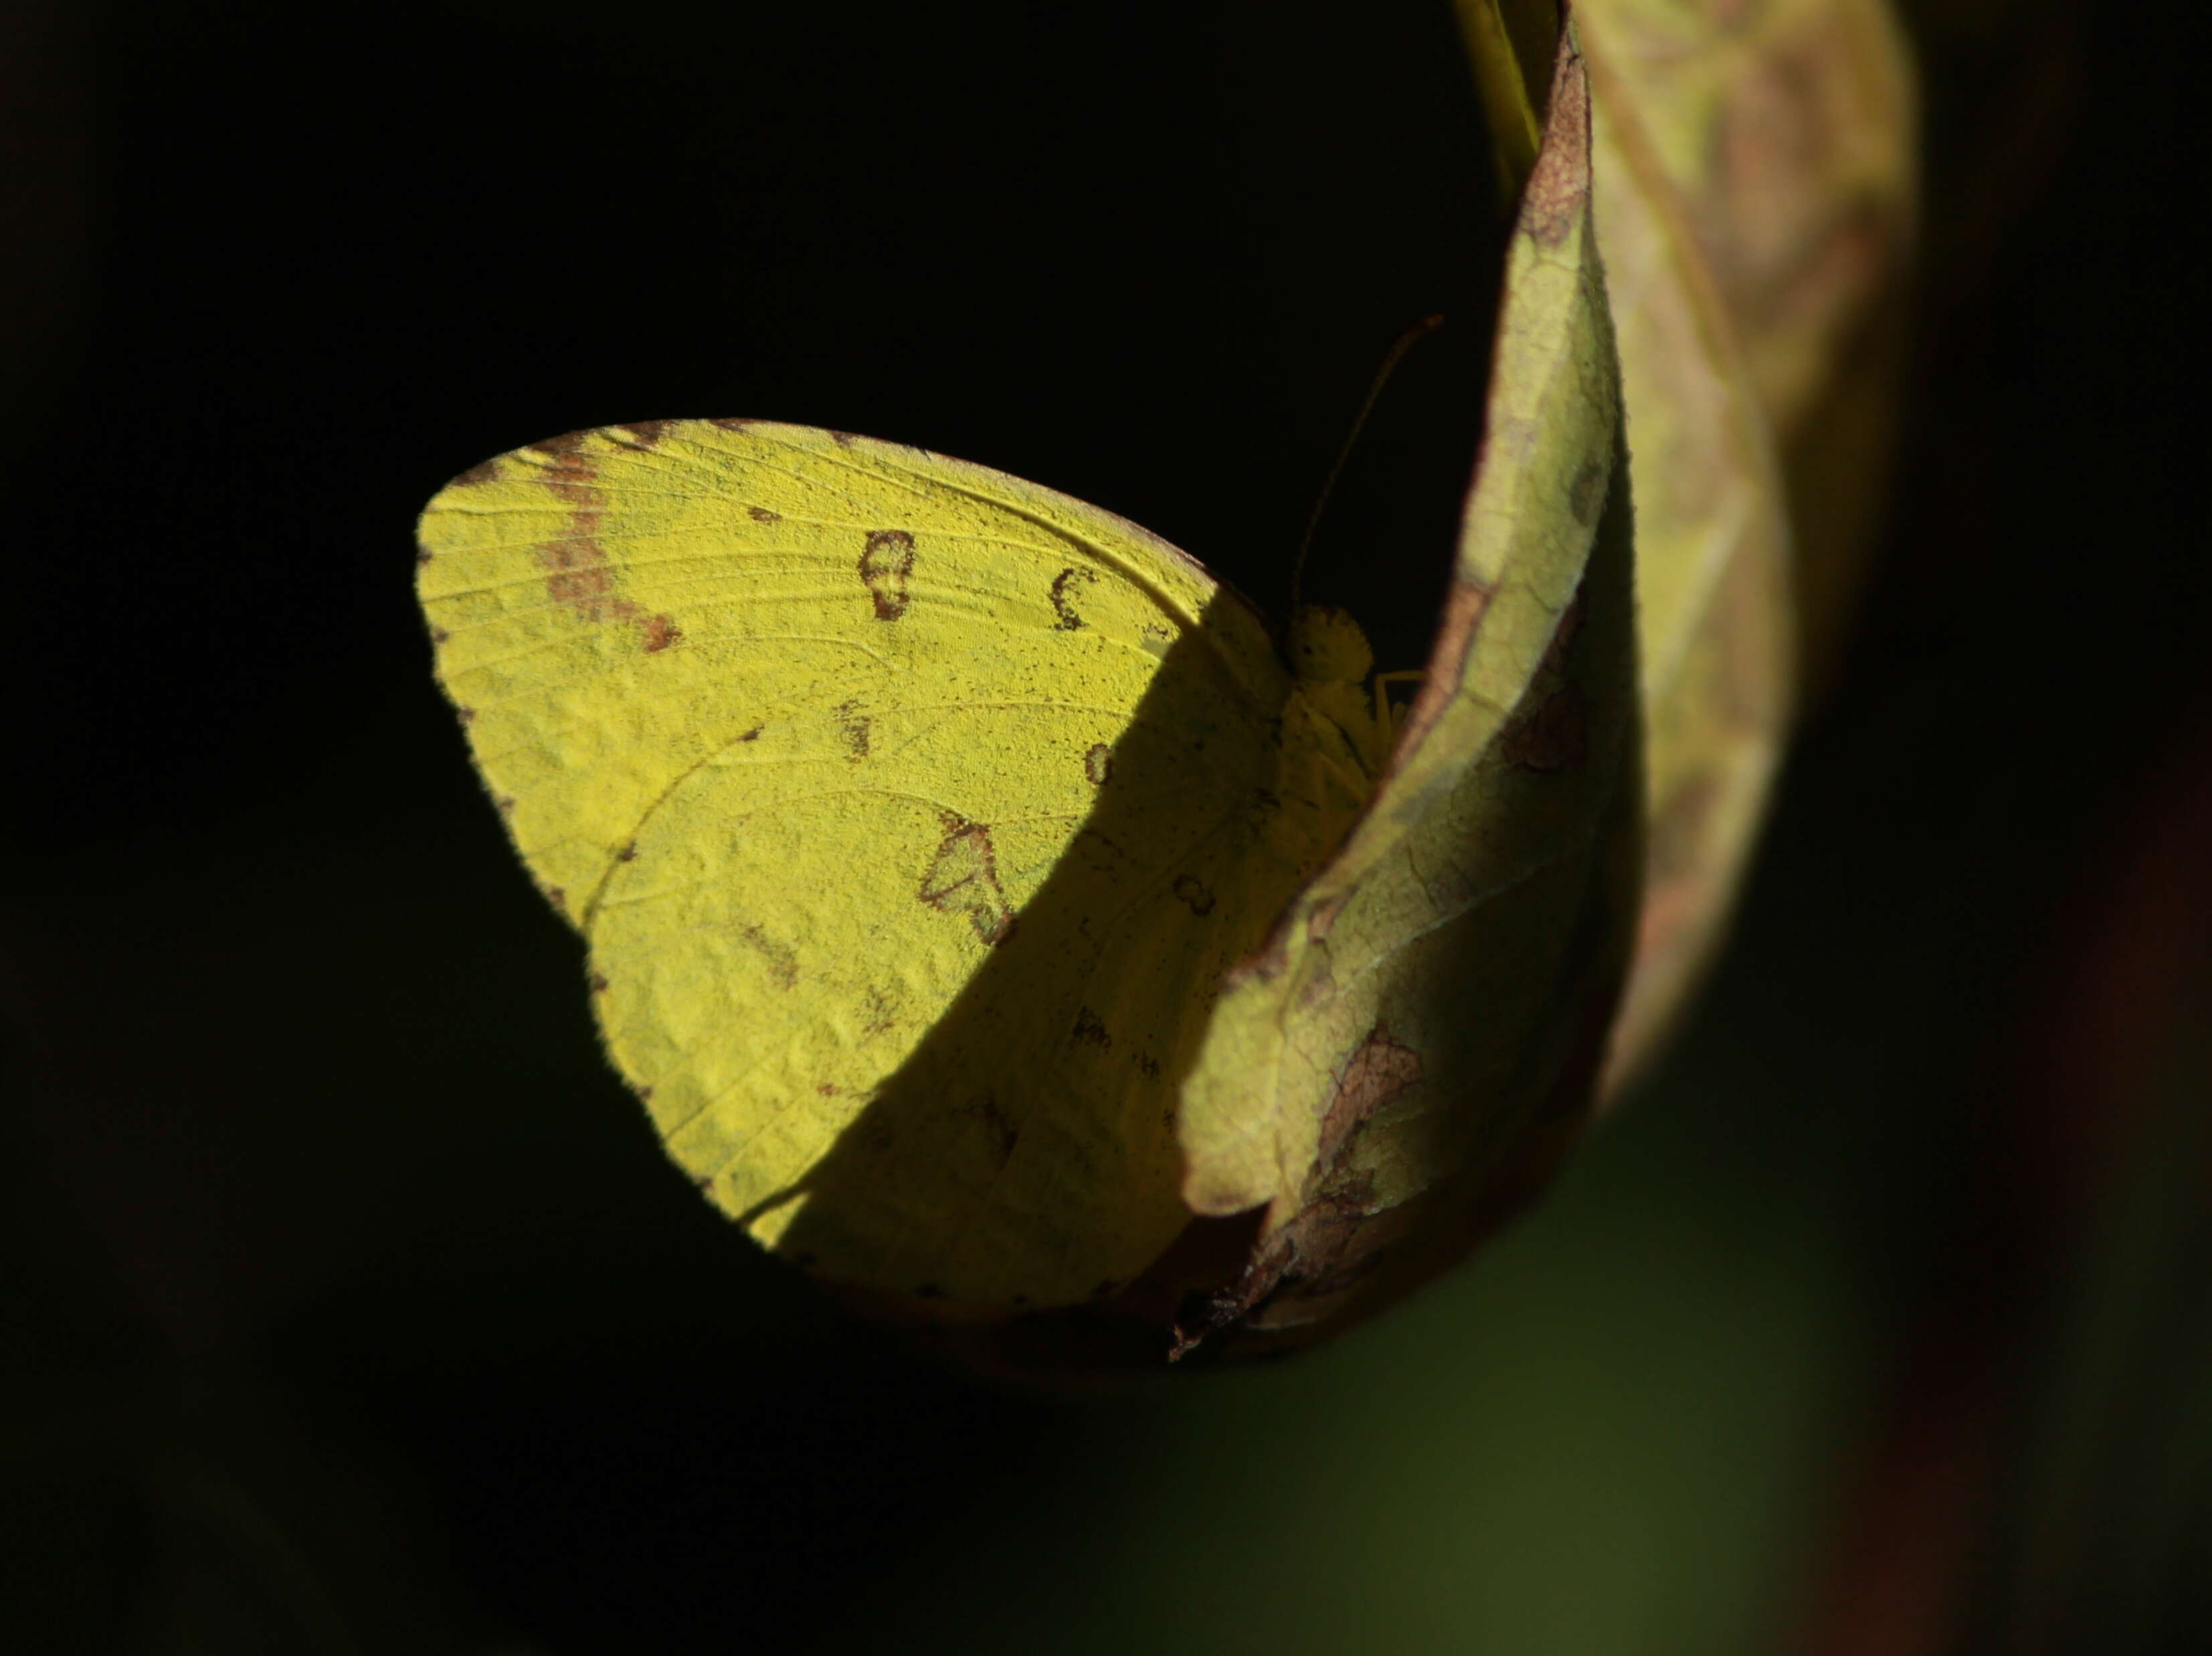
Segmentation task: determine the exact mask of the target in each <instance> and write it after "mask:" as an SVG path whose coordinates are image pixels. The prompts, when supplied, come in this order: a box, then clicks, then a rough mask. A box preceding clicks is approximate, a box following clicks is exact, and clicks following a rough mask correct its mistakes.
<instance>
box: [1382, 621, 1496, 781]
mask: <svg viewBox="0 0 2212 1656" xmlns="http://www.w3.org/2000/svg"><path fill="white" fill-rule="evenodd" d="M1489 609H1490V588H1487V587H1486V586H1483V585H1482V584H1481V583H1480V582H1479V581H1454V582H1453V583H1452V588H1451V591H1450V592H1449V594H1446V596H1445V598H1444V613H1443V621H1442V622H1441V623H1440V624H1438V626H1437V642H1436V643H1435V645H1434V647H1433V648H1431V650H1430V652H1429V669H1428V673H1427V676H1426V677H1425V678H1424V679H1422V680H1421V691H1420V694H1419V695H1418V696H1416V697H1413V706H1411V707H1409V708H1407V709H1406V721H1405V723H1404V724H1402V725H1401V726H1400V727H1399V730H1398V741H1397V745H1396V746H1395V747H1394V748H1392V750H1391V756H1390V769H1391V770H1394V771H1395V770H1396V769H1397V766H1398V764H1399V760H1400V758H1401V756H1409V755H1411V754H1412V753H1413V752H1414V751H1415V750H1416V749H1417V748H1419V746H1420V745H1421V744H1422V742H1424V741H1425V740H1427V739H1428V734H1429V731H1430V730H1431V728H1433V727H1434V725H1435V724H1436V722H1437V720H1438V719H1441V718H1442V717H1443V715H1444V709H1445V708H1447V707H1449V705H1451V698H1452V696H1453V693H1454V689H1455V686H1456V685H1458V683H1459V681H1460V675H1461V674H1462V673H1464V672H1465V671H1466V669H1467V657H1468V651H1470V650H1472V649H1473V648H1474V641H1475V637H1476V636H1477V635H1478V634H1480V632H1481V630H1482V618H1483V617H1484V616H1485V615H1486V614H1487V613H1488V612H1489ZM1386 774H1387V773H1386Z"/></svg>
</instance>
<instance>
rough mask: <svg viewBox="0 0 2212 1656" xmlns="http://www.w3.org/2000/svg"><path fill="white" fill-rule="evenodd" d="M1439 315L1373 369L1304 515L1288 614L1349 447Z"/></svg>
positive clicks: (1411, 331)
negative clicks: (1371, 378)
mask: <svg viewBox="0 0 2212 1656" xmlns="http://www.w3.org/2000/svg"><path fill="white" fill-rule="evenodd" d="M1443 320H1444V319H1443V317H1442V316H1440V315H1439V316H1424V317H1423V318H1422V319H1421V320H1419V321H1418V322H1416V323H1414V324H1413V326H1411V327H1410V328H1407V330H1406V331H1405V332H1403V333H1401V334H1400V335H1399V336H1398V339H1397V343H1396V344H1394V345H1392V346H1391V347H1390V350H1389V353H1388V354H1387V355H1386V356H1384V357H1383V366H1382V367H1380V368H1376V370H1375V382H1374V383H1373V384H1372V385H1370V386H1369V387H1367V400H1366V401H1364V402H1363V403H1362V404H1360V405H1359V412H1358V413H1357V414H1355V415H1353V416H1352V429H1351V430H1350V431H1349V432H1348V433H1346V435H1345V439H1344V446H1343V447H1340V448H1339V449H1338V450H1337V451H1336V459H1335V460H1334V461H1332V462H1331V463H1330V465H1329V468H1328V476H1327V477H1326V478H1322V484H1321V493H1320V494H1318V495H1316V496H1315V497H1314V503H1313V510H1312V511H1311V512H1310V514H1307V517H1306V532H1305V533H1304V534H1303V535H1301V536H1299V537H1298V555H1297V558H1296V559H1295V560H1294V561H1293V562H1292V563H1291V614H1292V615H1296V614H1297V612H1298V597H1299V593H1300V590H1301V588H1303V586H1304V581H1305V573H1306V554H1307V553H1308V552H1309V551H1311V550H1312V549H1313V539H1314V531H1315V530H1316V529H1318V528H1319V527H1321V518H1322V513H1323V512H1325V511H1327V510H1328V498H1329V496H1331V495H1333V494H1334V493H1335V492H1336V480H1337V479H1338V478H1340V477H1341V476H1343V475H1344V463H1345V462H1346V460H1350V459H1351V458H1352V446H1353V445H1354V444H1356V443H1357V442H1358V441H1359V434H1360V433H1361V432H1362V431H1363V430H1364V429H1366V426H1367V417H1368V416H1369V415H1370V414H1372V413H1373V412H1374V411H1375V405H1376V403H1378V402H1380V401H1381V400H1382V399H1383V387H1385V386H1387V385H1389V383H1390V376H1391V374H1394V373H1395V372H1396V371H1397V367H1398V364H1399V363H1401V362H1404V361H1405V360H1406V353H1407V351H1409V350H1413V347H1414V346H1415V345H1418V344H1420V343H1421V341H1422V340H1424V339H1425V338H1428V337H1429V336H1430V335H1431V333H1434V332H1436V331H1437V329H1438V328H1440V327H1442V326H1443Z"/></svg>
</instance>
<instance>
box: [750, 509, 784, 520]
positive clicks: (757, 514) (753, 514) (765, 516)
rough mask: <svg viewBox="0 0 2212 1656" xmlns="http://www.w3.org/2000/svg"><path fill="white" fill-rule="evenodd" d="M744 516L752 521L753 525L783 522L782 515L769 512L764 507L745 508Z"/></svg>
mask: <svg viewBox="0 0 2212 1656" xmlns="http://www.w3.org/2000/svg"><path fill="white" fill-rule="evenodd" d="M745 515H746V516H748V517H750V519H752V521H754V522H755V523H781V522H782V521H783V514H782V513H781V512H771V511H769V509H768V508H767V507H765V506H748V507H746V508H745Z"/></svg>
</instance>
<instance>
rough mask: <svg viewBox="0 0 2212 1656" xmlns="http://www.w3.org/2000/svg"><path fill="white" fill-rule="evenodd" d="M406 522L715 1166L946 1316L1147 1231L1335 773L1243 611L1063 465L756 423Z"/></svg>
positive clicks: (656, 1097)
mask: <svg viewBox="0 0 2212 1656" xmlns="http://www.w3.org/2000/svg"><path fill="white" fill-rule="evenodd" d="M419 584H420V588H421V593H422V601H423V605H424V607H425V610H426V612H427V613H428V618H429V620H430V623H431V626H432V630H433V637H434V641H435V645H436V649H437V657H438V673H439V677H440V679H441V682H442V683H443V684H444V685H445V687H446V689H447V691H448V693H449V694H450V695H451V696H452V697H453V700H454V702H455V703H456V705H457V706H458V707H459V709H460V711H461V715H462V718H463V720H464V721H465V724H466V728H467V732H468V738H469V741H470V744H471V749H472V751H473V752H474V754H475V757H476V760H477V765H478V767H479V769H480V770H482V772H483V776H484V778H485V780H486V782H487V783H488V785H489V788H490V790H491V792H492V794H493V795H494V797H495V801H497V803H498V806H499V808H500V811H501V814H502V816H503V817H504V818H505V819H506V822H507V827H508V830H509V832H510V833H511V835H512V836H513V839H514V843H515V844H516V846H517V848H518V849H520V852H521V854H522V855H523V858H524V860H525V861H526V863H527V865H528V866H529V868H531V870H532V873H533V874H535V875H536V877H537V878H538V881H539V882H540V884H541V885H542V886H544V889H545V891H546V893H547V895H548V897H549V898H550V899H551V900H552V901H553V902H554V903H555V904H556V906H558V907H559V908H560V909H561V910H562V912H563V913H565V914H566V915H567V916H568V917H569V919H570V920H571V921H572V922H574V923H575V924H576V925H577V926H578V928H580V930H582V931H583V933H584V934H585V935H586V938H587V939H588V941H589V943H590V950H591V961H592V988H593V991H594V995H593V999H594V1003H595V1006H596V1008H597V1011H598V1014H599V1021H600V1026H601V1029H602V1032H603V1033H604V1035H605V1041H606V1044H607V1048H608V1050H609V1052H610V1054H611V1056H612V1058H613V1060H614V1062H616V1064H617V1066H618V1067H619V1068H620V1069H621V1070H622V1071H623V1074H624V1075H626V1076H627V1077H628V1078H629V1081H631V1083H632V1084H633V1085H634V1086H635V1087H636V1088H637V1089H638V1091H639V1093H641V1096H642V1097H643V1098H644V1099H646V1101H647V1108H648V1110H649V1111H650V1113H651V1115H652V1117H653V1122H654V1123H655V1125H656V1126H657V1128H658V1129H659V1132H660V1134H661V1135H662V1137H663V1139H664V1140H665V1142H666V1144H667V1147H668V1148H669V1150H670V1151H671V1154H673V1156H674V1157H675V1159H676V1160H677V1161H678V1163H679V1164H681V1165H682V1166H684V1168H685V1169H686V1170H687V1171H688V1172H690V1173H691V1174H692V1175H693V1177H694V1178H696V1180H697V1181H698V1182H699V1183H700V1184H702V1186H704V1187H705V1188H706V1189H707V1190H708V1191H709V1193H710V1194H711V1196H713V1198H714V1201H715V1202H717V1203H719V1204H720V1206H721V1207H722V1208H723V1209H725V1210H726V1211H727V1212H729V1213H731V1214H732V1215H736V1216H738V1217H739V1218H740V1219H741V1220H742V1221H744V1222H745V1223H746V1224H747V1225H748V1226H749V1227H750V1229H751V1230H752V1231H753V1233H755V1234H756V1235H757V1236H758V1237H760V1238H761V1239H763V1241H766V1242H769V1243H771V1244H775V1245H780V1246H781V1248H782V1249H783V1251H786V1252H787V1253H788V1254H791V1255H792V1256H793V1257H797V1258H799V1260H800V1262H801V1263H807V1264H811V1265H813V1266H815V1267H817V1269H820V1270H822V1271H823V1273H824V1274H825V1275H830V1276H832V1277H835V1278H836V1279H838V1280H841V1281H844V1282H851V1283H854V1284H857V1285H859V1286H861V1287H863V1288H870V1289H873V1290H877V1291H879V1292H883V1293H887V1294H894V1295H905V1296H920V1297H922V1298H924V1299H928V1298H942V1299H943V1300H945V1302H946V1309H947V1311H948V1312H949V1313H950V1312H953V1311H954V1308H956V1307H974V1308H976V1309H981V1310H989V1309H1003V1308H1005V1307H1007V1306H1016V1305H1023V1304H1028V1305H1036V1306H1044V1305H1052V1304H1065V1303H1069V1302H1072V1301H1074V1300H1079V1299H1082V1298H1085V1297H1086V1296H1088V1295H1091V1294H1096V1293H1099V1292H1102V1291H1105V1290H1107V1289H1109V1288H1111V1287H1113V1286H1115V1285H1117V1284H1118V1283H1120V1282H1122V1281H1124V1280H1126V1279H1127V1278H1128V1277H1129V1276H1130V1275H1133V1274H1134V1273H1135V1272H1137V1271H1138V1270H1139V1269H1141V1268H1142V1267H1143V1266H1144V1265H1145V1264H1146V1263H1147V1261H1149V1260H1150V1259H1151V1258H1152V1257H1153V1256H1154V1255H1155V1254H1157V1253H1158V1251H1160V1250H1161V1249H1162V1248H1163V1247H1164V1245H1166V1244H1167V1242H1168V1241H1170V1239H1172V1238H1173V1236H1174V1235H1175V1233H1176V1231H1177V1230H1178V1229H1179V1228H1180V1227H1181V1226H1182V1223H1183V1222H1184V1221H1186V1220H1187V1218H1188V1212H1187V1210H1186V1209H1184V1208H1183V1207H1182V1202H1181V1201H1180V1199H1179V1197H1178V1194H1177V1186H1178V1183H1179V1180H1180V1178H1181V1171H1182V1169H1181V1159H1180V1155H1179V1153H1178V1151H1177V1148H1176V1142H1175V1137H1174V1132H1173V1125H1172V1118H1173V1116H1174V1111H1175V1100H1176V1095H1177V1089H1178V1087H1179V1084H1180V1078H1181V1076H1182V1074H1183V1073H1184V1072H1185V1071H1186V1070H1187V1069H1188V1066H1189V1064H1190V1062H1191V1061H1192V1058H1193V1056H1194V1051H1195V1044H1196V1042H1197V1039H1198V1037H1199V1033H1200V1028H1201V1026H1202V1024H1203V1021H1204V1017H1205V1013H1206V1008H1208V1007H1209V1006H1210V1003H1211V1001H1212V995H1213V993H1214V991H1215V986H1216V985H1217V984H1218V982H1219V980H1220V978H1221V977H1222V975H1223V973H1224V971H1225V969H1226V968H1227V967H1228V966H1229V965H1230V964H1231V962H1233V961H1235V960H1236V959H1239V958H1241V957H1242V956H1243V954H1245V953H1248V952H1249V950H1250V949H1251V948H1252V947H1254V946H1255V944H1256V942H1257V941H1259V939H1260V938H1261V936H1262V935H1264V933H1265V929H1266V927H1267V923H1268V922H1269V921H1270V920H1271V919H1272V918H1273V916H1275V915H1276V914H1277V913H1278V912H1279V910H1281V908H1282V906H1283V904H1285V902H1286V901H1287V900H1288V898H1289V897H1290V896H1291V893H1292V892H1295V890H1296V889H1297V885H1298V883H1299V882H1300V880H1303V879H1304V877H1305V875H1306V874H1309V873H1310V871H1311V870H1312V868H1315V867H1316V866H1318V861H1319V860H1320V858H1321V857H1322V855H1325V853H1326V851H1327V850H1328V849H1329V846H1330V844H1332V843H1334V838H1335V837H1340V835H1341V833H1342V832H1343V831H1344V830H1345V828H1346V826H1348V823H1349V820H1350V816H1351V813H1352V812H1355V811H1356V810H1357V808H1358V800H1357V798H1356V797H1353V796H1350V795H1345V796H1341V797H1339V796H1335V795H1332V796H1330V797H1328V798H1323V797H1322V795H1325V794H1328V787H1327V786H1326V783H1325V781H1324V782H1316V781H1315V778H1316V776H1319V775H1321V774H1322V772H1324V771H1326V770H1327V767H1325V766H1324V767H1319V768H1318V769H1317V768H1316V765H1315V764H1312V763H1311V762H1310V760H1311V755H1310V754H1305V755H1302V756H1293V757H1297V758H1302V759H1303V760H1304V762H1303V763H1291V764H1286V754H1285V740H1284V738H1283V736H1282V734H1281V732H1282V729H1283V723H1282V720H1281V716H1280V715H1281V712H1282V709H1283V707H1284V703H1285V697H1287V695H1288V693H1289V684H1288V681H1287V679H1286V677H1285V672H1284V669H1283V668H1282V667H1281V666H1280V665H1279V661H1278V660H1277V657H1276V656H1275V654H1274V652H1273V648H1272V646H1271V644H1270V642H1269V641H1268V638H1267V634H1266V631H1265V630H1264V628H1263V627H1262V626H1261V624H1260V623H1259V621H1258V619H1257V618H1256V617H1255V616H1254V615H1253V614H1252V613H1251V612H1250V611H1249V609H1248V608H1246V607H1245V606H1243V604H1242V603H1241V602H1240V601H1239V600H1237V599H1235V598H1234V597H1233V596H1232V595H1231V594H1227V593H1225V591H1224V590H1223V589H1221V588H1219V587H1218V585H1217V584H1216V583H1215V582H1214V581H1212V579H1211V578H1210V577H1209V576H1208V575H1206V572H1205V571H1204V570H1203V569H1201V568H1200V566H1198V565H1197V564H1196V563H1194V562H1192V561H1191V560H1190V559H1188V558H1187V557H1183V556H1182V554H1180V553H1178V552H1176V551H1175V550H1174V549H1173V548H1171V547H1170V546H1168V545H1166V544H1165V543H1164V542H1162V541H1159V540H1158V539H1155V538H1154V537H1152V536H1150V535H1148V534H1146V533H1145V532H1144V531H1142V530H1140V529H1138V528H1136V527H1134V526H1133V525H1131V524H1128V523H1127V522H1125V521H1121V519H1118V518H1115V517H1114V516H1113V515H1112V514H1109V513H1106V512H1103V511H1100V510H1098V509H1097V508H1092V507H1090V506H1086V505H1085V504H1083V503H1082V502H1078V501H1074V500H1072V499H1069V498H1067V497H1066V496H1060V495H1058V494H1055V493H1053V492H1052V491H1050V490H1043V489H1040V488H1037V487H1036V486H1035V485H1032V484H1024V483H1022V482H1020V481H1018V479H1015V478H1008V477H1006V476H1004V475H1003V474H1000V473H998V472H991V471H987V470H986V469H984V468H982V467H979V466H969V465H965V464H963V463H961V462H957V461H954V460H946V459H945V458H943V457H941V456H938V455H934V454H927V453H925V452H923V451H921V450H918V449H913V448H907V447H898V446H896V445H892V444H888V443H883V442H877V441H870V440H867V439H863V438H856V437H850V436H847V435H843V434H836V433H829V432H823V431H817V430H813V429H805V428H799V427H792V426H777V425H770V424H766V423H750V422H708V421H665V422H656V423H648V424H641V425H633V426H623V427H613V428H609V429H605V430H600V431H589V432H583V433H580V434H576V435H571V436H568V437H563V438H559V439H556V440H553V441H550V442H545V443H540V444H538V445H534V446H533V447H529V448H526V449H521V450H518V451H516V452H515V453H513V454H508V455H506V456H503V457H501V459H499V460H495V461H492V462H490V463H489V464H488V465H486V466H480V467H477V468H476V469H475V470H473V471H471V472H467V473H465V474H464V475H463V476H462V477H461V478H458V479H457V480H456V481H455V482H454V483H453V484H451V485H449V486H448V487H447V489H446V490H444V491H443V492H441V494H440V495H439V496H437V498H436V499H435V501H433V502H432V503H431V505H430V507H429V508H428V511H427V512H426V513H425V514H424V517H423V520H422V566H421V569H420V582H419ZM1293 722H1294V723H1295V722H1296V721H1293ZM1286 794H1289V795H1295V797H1294V798H1292V799H1291V800H1289V801H1287V802H1286V801H1285V795H1286Z"/></svg>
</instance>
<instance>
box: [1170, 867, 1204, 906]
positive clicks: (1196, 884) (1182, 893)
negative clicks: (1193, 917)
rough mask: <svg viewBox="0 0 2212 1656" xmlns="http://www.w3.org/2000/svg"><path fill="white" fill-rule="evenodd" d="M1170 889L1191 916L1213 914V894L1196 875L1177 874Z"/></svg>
mask: <svg viewBox="0 0 2212 1656" xmlns="http://www.w3.org/2000/svg"><path fill="white" fill-rule="evenodd" d="M1172 889H1173V891H1174V892H1175V894H1176V896H1177V897H1179V898H1182V902H1183V905H1184V906H1185V907H1186V908H1188V910H1190V911H1191V912H1192V913H1193V914H1212V912H1213V893H1212V892H1210V891H1208V890H1207V889H1206V882H1205V881H1203V880H1200V879H1199V877H1198V876H1197V875H1196V874H1177V875H1176V877H1175V885H1174V886H1173V887H1172Z"/></svg>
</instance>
